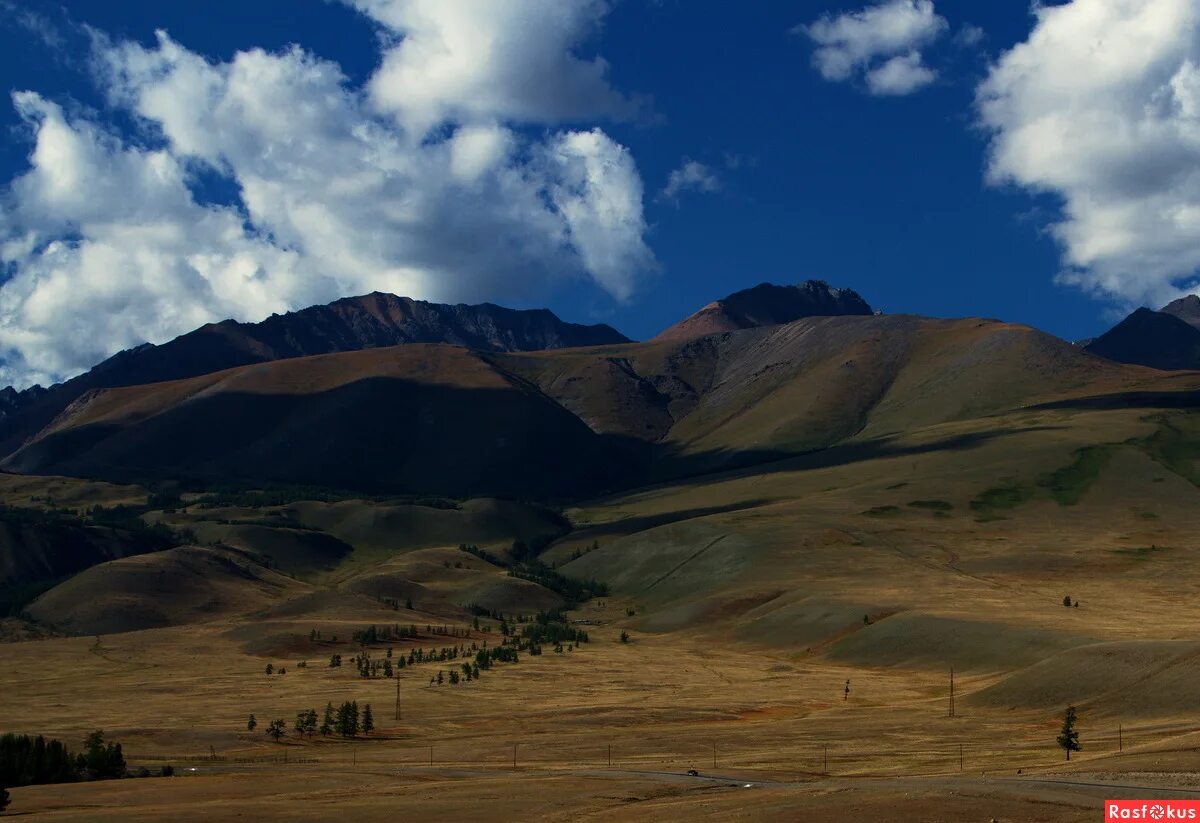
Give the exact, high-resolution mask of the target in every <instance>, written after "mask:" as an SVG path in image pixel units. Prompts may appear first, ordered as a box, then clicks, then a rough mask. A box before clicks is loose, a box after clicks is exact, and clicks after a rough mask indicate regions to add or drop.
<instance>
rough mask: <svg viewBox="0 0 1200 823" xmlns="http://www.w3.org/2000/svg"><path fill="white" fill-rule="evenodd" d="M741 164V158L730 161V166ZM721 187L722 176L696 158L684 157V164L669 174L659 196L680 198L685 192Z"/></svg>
mask: <svg viewBox="0 0 1200 823" xmlns="http://www.w3.org/2000/svg"><path fill="white" fill-rule="evenodd" d="M734 162H736V163H737V164H739V165H740V163H741V159H740V158H737V160H736V161H733V160H731V161H730V168H736V167H737V166H736V165H733V163H734ZM719 188H721V178H720V177H718V176H717V173H716V172H715V171H713V170H712V169H711V168H709V167H708V166H706V165H705V164H703V163H700V162H698V161H696V160H688V159H687V158H686V157H685V158H684V159H683V165H681V166H680V167H679V168H677V169H674V170H673V171H672V172H671V173H670V174H669V175H667V185H665V186H664V187H663V190H662V191H661V192H659V197H660V198H661V199H663V200H672V201H677V200H679V196H680V195H681V194H683V193H684V192H688V191H697V192H712V191H716V190H717V189H719Z"/></svg>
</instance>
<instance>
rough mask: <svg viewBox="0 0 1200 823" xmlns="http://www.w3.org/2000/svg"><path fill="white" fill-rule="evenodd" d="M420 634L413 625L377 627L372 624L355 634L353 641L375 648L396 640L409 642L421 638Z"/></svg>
mask: <svg viewBox="0 0 1200 823" xmlns="http://www.w3.org/2000/svg"><path fill="white" fill-rule="evenodd" d="M420 636H421V634H420V632H418V631H417V627H416V626H413V625H408V626H401V625H399V624H396V625H393V626H376V625H375V624H373V623H372V624H371V625H370V626H367V627H366V628H365V629H360V630H358V631H356V632H354V634H353V640H354V642H355V643H358V644H359V645H360V646H373V645H375V644H376V643H390V642H392V641H395V640H409V639H414V638H417V637H420Z"/></svg>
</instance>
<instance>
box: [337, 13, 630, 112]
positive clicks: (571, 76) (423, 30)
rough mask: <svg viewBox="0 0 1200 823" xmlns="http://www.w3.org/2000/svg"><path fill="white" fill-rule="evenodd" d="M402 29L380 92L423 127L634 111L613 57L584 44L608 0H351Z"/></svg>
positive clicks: (376, 84) (385, 104)
mask: <svg viewBox="0 0 1200 823" xmlns="http://www.w3.org/2000/svg"><path fill="white" fill-rule="evenodd" d="M348 2H350V3H351V4H352V5H354V6H355V7H357V8H358V9H359V10H360V11H362V12H363V13H365V14H367V15H368V16H370V17H371V18H373V19H374V20H376V21H377V22H378V23H380V24H381V25H382V26H384V27H385V28H386V30H387V31H388V32H389V34H390V35H392V40H393V44H392V45H391V46H390V47H389V48H388V49H387V50H386V51H385V53H384V56H383V63H382V65H381V66H380V68H379V71H378V72H377V73H376V74H375V76H374V77H373V78H372V79H371V83H370V92H371V98H372V100H373V101H374V103H375V105H376V106H377V107H378V109H379V110H380V111H383V112H387V113H389V114H392V115H394V116H395V117H396V118H397V120H398V121H399V122H401V123H403V124H404V125H405V127H407V128H409V129H410V130H412V131H413V132H415V133H425V132H428V131H429V130H430V129H433V128H435V127H437V126H438V125H440V124H442V123H445V122H454V123H463V122H467V123H473V122H480V121H483V122H487V121H491V120H509V119H512V120H518V121H521V122H528V123H557V122H563V121H571V122H578V121H581V120H584V119H587V118H592V117H597V116H602V117H617V118H628V117H632V116H633V115H634V114H635V113H636V112H637V110H638V107H639V104H638V103H637V102H636V101H634V100H631V99H629V98H627V97H625V96H624V95H622V94H620V93H619V92H617V91H615V90H614V89H613V88H612V87H611V86H610V85H609V83H608V77H607V74H608V63H607V62H606V61H605V60H604V58H602V57H594V58H591V59H586V58H582V57H579V56H578V55H577V54H576V53H575V50H576V48H577V47H578V46H579V45H580V43H581V42H582V41H584V40H585V39H586V38H587V37H588V35H589V34H591V33H592V32H593V31H595V30H596V29H597V28H598V27H599V25H600V23H601V21H602V20H603V18H604V16H605V14H606V13H607V11H608V5H609V4H608V2H607V0H570V2H564V0H504V2H496V0H459V2H453V3H452V2H446V0H348Z"/></svg>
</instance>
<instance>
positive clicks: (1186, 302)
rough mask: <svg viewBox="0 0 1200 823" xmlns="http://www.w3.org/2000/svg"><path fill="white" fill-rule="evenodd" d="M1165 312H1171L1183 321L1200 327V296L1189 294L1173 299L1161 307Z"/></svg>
mask: <svg viewBox="0 0 1200 823" xmlns="http://www.w3.org/2000/svg"><path fill="white" fill-rule="evenodd" d="M1161 311H1162V313H1163V314H1171V315H1174V316H1175V317H1178V318H1179V319H1180V320H1182V321H1183V322H1185V323H1187V324H1189V325H1190V326H1193V327H1195V328H1197V329H1200V297H1197V296H1196V295H1194V294H1189V295H1188V296H1187V297H1181V298H1179V299H1178V300H1172V301H1171V302H1170V303H1168V304H1167V305H1165V306H1163V307H1162V309H1161Z"/></svg>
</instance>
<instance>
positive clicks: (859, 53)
mask: <svg viewBox="0 0 1200 823" xmlns="http://www.w3.org/2000/svg"><path fill="white" fill-rule="evenodd" d="M948 27H949V26H948V24H947V22H946V20H945V18H943V17H942V16H941V15H939V14H938V13H937V12H936V11H935V10H934V6H933V0H886V2H881V3H876V4H875V5H872V6H867V7H866V8H863V9H860V10H859V11H853V12H846V13H845V14H841V15H839V16H837V17H833V16H830V15H828V14H827V15H825V16H823V17H821V18H820V19H818V20H816V21H815V22H813V23H810V24H809V25H807V26H803V27H801V29H802V31H803V32H804V33H806V34H807V35H808V36H809V38H811V39H812V41H813V42H814V43H815V44H816V49H815V50H814V51H813V65H814V66H815V67H816V69H817V71H818V72H820V74H821V76H822V77H824V78H825V79H826V80H831V81H850V80H854V79H857V78H861V79H863V80H865V82H866V87H867V90H868V91H869V92H870V93H872V94H877V95H901V94H910V93H912V92H914V91H916V90H917V89H920V88H922V87H924V86H927V85H929V84H930V83H932V82H933V81H934V80H935V79H936V77H937V73H936V72H934V71H933V69H930V68H929V67H927V66H925V65H924V63H923V60H922V57H921V50H922V49H923V48H924V47H926V46H928V45H929V44H931V43H933V42H934V41H935V40H937V39H938V38H939V37H941V36H942V35H943V34H944V33H945V32H946V30H947V29H948Z"/></svg>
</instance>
